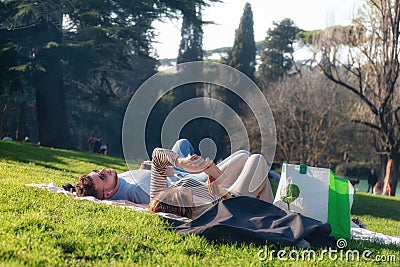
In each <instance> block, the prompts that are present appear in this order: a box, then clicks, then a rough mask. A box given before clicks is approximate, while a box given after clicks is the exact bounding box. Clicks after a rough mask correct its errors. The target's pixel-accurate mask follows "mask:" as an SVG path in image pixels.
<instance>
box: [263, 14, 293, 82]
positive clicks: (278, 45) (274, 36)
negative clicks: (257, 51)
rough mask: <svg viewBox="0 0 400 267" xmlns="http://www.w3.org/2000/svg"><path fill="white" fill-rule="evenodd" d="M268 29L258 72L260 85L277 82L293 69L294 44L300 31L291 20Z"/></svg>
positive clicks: (286, 19) (285, 20)
mask: <svg viewBox="0 0 400 267" xmlns="http://www.w3.org/2000/svg"><path fill="white" fill-rule="evenodd" d="M273 25H274V26H275V27H274V28H273V29H268V31H267V36H266V38H265V42H264V49H263V52H262V54H261V62H262V63H261V65H260V67H259V70H258V73H259V74H258V77H257V78H258V81H259V84H266V83H269V82H275V81H277V80H278V79H279V78H281V77H282V76H283V75H285V74H287V73H288V72H289V71H290V70H291V69H292V67H293V52H294V49H293V43H294V42H295V38H296V34H297V33H298V32H299V31H300V30H299V28H298V27H296V26H295V25H294V22H293V21H292V20H291V19H288V18H285V19H283V20H282V21H280V22H278V23H276V22H274V23H273Z"/></svg>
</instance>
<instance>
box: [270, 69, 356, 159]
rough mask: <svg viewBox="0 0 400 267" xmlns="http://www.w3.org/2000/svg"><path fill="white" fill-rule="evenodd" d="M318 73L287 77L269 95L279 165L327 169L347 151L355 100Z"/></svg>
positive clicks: (277, 83)
mask: <svg viewBox="0 0 400 267" xmlns="http://www.w3.org/2000/svg"><path fill="white" fill-rule="evenodd" d="M336 87H338V86H337V85H335V84H333V83H331V84H329V83H328V81H327V79H326V78H325V77H324V76H322V75H321V74H320V73H319V72H317V71H312V72H307V71H305V72H304V75H303V76H291V77H289V76H285V77H283V78H282V79H280V80H279V81H277V82H276V83H274V84H273V85H271V87H269V88H268V91H267V92H265V94H266V97H267V99H268V102H269V103H270V105H271V109H272V112H273V114H274V118H275V124H276V138H277V150H276V155H275V160H276V161H277V162H283V161H287V162H294V163H302V164H308V165H311V166H323V165H324V164H326V163H327V162H331V161H334V162H338V161H340V160H341V158H343V154H344V153H346V152H347V149H348V148H347V147H346V142H351V140H349V139H348V138H346V136H348V135H349V134H350V133H351V132H353V127H351V124H350V123H349V119H348V116H349V114H350V113H351V109H352V108H353V104H354V103H355V102H354V98H351V97H349V94H347V92H342V91H336V90H335V89H336Z"/></svg>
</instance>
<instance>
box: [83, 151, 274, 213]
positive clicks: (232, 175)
mask: <svg viewBox="0 0 400 267" xmlns="http://www.w3.org/2000/svg"><path fill="white" fill-rule="evenodd" d="M178 153H179V151H178ZM218 166H219V167H217V166H216V165H215V164H214V163H213V162H212V161H211V160H210V159H209V158H206V159H203V158H201V157H200V156H197V155H188V156H186V157H182V156H180V155H178V154H177V153H175V152H174V151H172V150H168V149H161V148H156V149H155V150H154V151H153V154H152V165H151V181H150V203H149V201H146V198H145V196H142V197H140V196H141V195H143V192H144V191H143V190H142V189H141V188H140V187H139V186H137V185H135V186H136V187H135V188H129V190H128V191H130V192H131V193H132V192H134V193H133V194H134V197H135V199H133V200H132V199H127V197H126V196H128V195H132V194H121V192H120V191H124V192H125V191H127V189H126V187H127V186H126V181H124V180H123V179H119V178H118V176H117V174H116V172H115V171H114V170H107V169H103V170H101V171H92V172H91V173H89V174H87V175H86V174H85V175H82V176H81V177H80V179H79V182H78V184H77V185H76V192H77V195H78V196H95V197H96V198H98V199H122V200H130V201H133V202H135V203H146V204H147V203H149V205H148V209H149V210H150V211H152V212H168V213H173V214H177V215H181V216H185V217H189V218H190V217H197V215H199V214H201V213H202V212H203V211H204V210H205V209H207V208H209V207H210V206H212V205H213V204H215V203H216V202H217V201H218V200H220V199H221V198H227V197H231V196H232V195H246V196H252V197H258V198H260V199H262V200H265V201H268V202H272V201H273V195H272V190H271V186H270V183H269V181H268V178H267V164H266V161H265V159H264V158H263V157H262V156H261V155H257V154H254V155H250V154H249V153H248V152H247V153H246V152H244V151H238V152H236V153H234V154H233V155H231V156H230V157H229V158H228V159H226V160H224V161H223V162H222V163H221V164H219V165H218ZM171 167H174V168H175V169H177V170H179V171H178V172H185V171H187V172H189V173H191V174H189V175H184V176H183V178H181V179H180V180H178V181H177V182H175V183H174V184H172V185H171V186H170V187H167V172H168V171H170V170H171ZM199 172H204V173H203V174H197V177H196V175H193V174H192V173H199ZM201 175H205V176H206V177H207V184H206V183H204V182H202V181H201V179H198V177H199V176H201ZM132 186H134V185H131V187H132ZM227 188H230V190H228V189H227ZM147 197H148V196H147Z"/></svg>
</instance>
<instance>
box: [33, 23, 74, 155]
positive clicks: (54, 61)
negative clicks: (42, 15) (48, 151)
mask: <svg viewBox="0 0 400 267" xmlns="http://www.w3.org/2000/svg"><path fill="white" fill-rule="evenodd" d="M46 30H47V32H48V35H49V36H48V37H49V40H51V41H53V42H57V43H61V33H59V32H57V29H56V28H55V27H54V26H53V25H52V24H50V23H47V28H46ZM57 50H58V48H57V47H52V48H47V49H43V50H41V51H39V52H38V55H37V58H38V59H39V60H40V62H45V64H46V65H45V66H44V67H45V69H46V71H45V72H41V71H37V72H36V73H37V74H36V77H35V81H36V82H35V85H36V108H37V118H38V128H39V141H40V144H41V145H43V146H48V147H57V148H70V139H69V130H68V119H67V118H68V115H67V107H66V101H65V91H64V82H63V65H62V63H61V61H60V57H59V55H58V52H59V51H57Z"/></svg>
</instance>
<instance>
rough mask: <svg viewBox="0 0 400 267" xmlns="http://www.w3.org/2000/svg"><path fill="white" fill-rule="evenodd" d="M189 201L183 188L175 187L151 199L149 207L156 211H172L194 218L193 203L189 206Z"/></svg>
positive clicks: (151, 210) (150, 209)
mask: <svg viewBox="0 0 400 267" xmlns="http://www.w3.org/2000/svg"><path fill="white" fill-rule="evenodd" d="M170 203H177V205H172V204H170ZM188 203H189V200H188V199H186V198H185V195H184V193H183V191H182V190H181V188H179V187H173V188H168V189H165V190H163V191H162V192H160V193H159V194H158V195H157V196H156V197H155V198H153V199H152V200H151V201H150V203H149V205H148V206H147V209H148V210H149V211H150V212H154V213H155V212H164V213H172V214H175V215H179V216H183V217H187V218H192V211H193V210H192V205H190V206H188Z"/></svg>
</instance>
